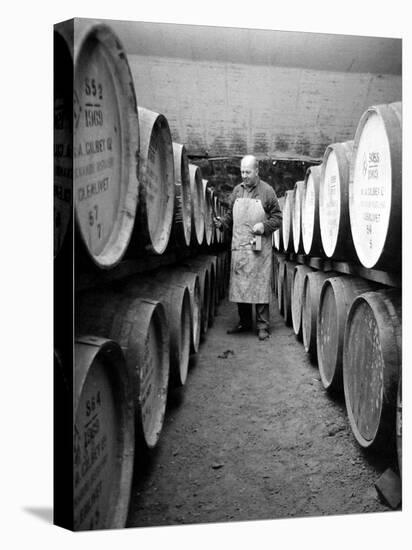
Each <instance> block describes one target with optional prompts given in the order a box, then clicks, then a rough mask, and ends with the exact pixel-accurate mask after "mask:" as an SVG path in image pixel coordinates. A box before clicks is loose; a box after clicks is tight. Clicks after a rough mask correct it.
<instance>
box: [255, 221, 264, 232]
mask: <svg viewBox="0 0 412 550" xmlns="http://www.w3.org/2000/svg"><path fill="white" fill-rule="evenodd" d="M252 231H253V233H254V234H255V235H263V233H264V231H265V228H264V227H263V223H262V222H259V223H255V225H254V226H253V227H252Z"/></svg>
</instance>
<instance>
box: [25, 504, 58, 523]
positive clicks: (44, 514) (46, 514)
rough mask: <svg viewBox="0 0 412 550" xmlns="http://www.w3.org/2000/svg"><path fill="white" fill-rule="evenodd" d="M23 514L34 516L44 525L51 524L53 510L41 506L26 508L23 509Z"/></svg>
mask: <svg viewBox="0 0 412 550" xmlns="http://www.w3.org/2000/svg"><path fill="white" fill-rule="evenodd" d="M23 510H24V511H25V512H27V513H28V514H31V515H32V516H35V517H37V518H39V519H41V520H43V521H45V522H46V523H50V524H53V508H47V507H41V506H38V507H37V506H27V507H26V508H23Z"/></svg>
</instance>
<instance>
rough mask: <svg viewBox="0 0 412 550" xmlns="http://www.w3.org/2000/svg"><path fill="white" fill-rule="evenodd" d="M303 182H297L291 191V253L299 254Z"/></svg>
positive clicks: (300, 251) (300, 250)
mask: <svg viewBox="0 0 412 550" xmlns="http://www.w3.org/2000/svg"><path fill="white" fill-rule="evenodd" d="M304 184H305V182H304V181H297V182H296V183H295V187H294V189H293V209H292V244H293V252H295V254H300V253H302V252H303V243H302V198H303V191H304Z"/></svg>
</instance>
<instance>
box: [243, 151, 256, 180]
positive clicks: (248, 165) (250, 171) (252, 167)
mask: <svg viewBox="0 0 412 550" xmlns="http://www.w3.org/2000/svg"><path fill="white" fill-rule="evenodd" d="M240 173H241V175H242V180H243V183H244V184H245V185H247V186H251V185H253V184H254V183H255V181H256V179H257V177H258V174H259V164H258V161H257V158H256V157H255V156H254V155H246V156H244V157H243V158H242V160H241V163H240Z"/></svg>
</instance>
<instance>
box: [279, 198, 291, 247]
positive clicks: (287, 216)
mask: <svg viewBox="0 0 412 550" xmlns="http://www.w3.org/2000/svg"><path fill="white" fill-rule="evenodd" d="M292 204H293V191H292V190H291V191H286V193H285V202H284V206H283V212H282V242H283V250H284V251H285V252H292V249H293V242H292V211H291V208H292ZM286 240H287V242H286Z"/></svg>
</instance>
